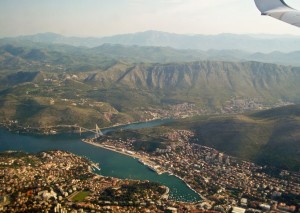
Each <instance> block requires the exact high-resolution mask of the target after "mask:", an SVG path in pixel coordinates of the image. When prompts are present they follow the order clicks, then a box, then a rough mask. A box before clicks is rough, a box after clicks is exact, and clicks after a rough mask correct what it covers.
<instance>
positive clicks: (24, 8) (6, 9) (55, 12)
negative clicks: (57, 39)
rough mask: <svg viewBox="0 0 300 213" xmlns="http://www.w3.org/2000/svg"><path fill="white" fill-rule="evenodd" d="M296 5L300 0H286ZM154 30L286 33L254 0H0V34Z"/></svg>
mask: <svg viewBox="0 0 300 213" xmlns="http://www.w3.org/2000/svg"><path fill="white" fill-rule="evenodd" d="M286 2H287V3H288V4H289V5H290V6H292V7H294V8H299V9H300V0H286ZM147 30H158V31H164V32H170V33H178V34H220V33H235V34H261V33H264V34H291V35H299V36H300V28H297V27H294V26H292V25H289V24H286V23H283V22H280V21H278V20H276V19H273V18H271V17H264V16H260V13H259V11H258V10H257V8H256V6H255V3H254V0H0V37H9V36H18V35H31V34H36V33H44V32H53V33H58V34H62V35H66V36H91V37H102V36H109V35H115V34H124V33H135V32H143V31H147Z"/></svg>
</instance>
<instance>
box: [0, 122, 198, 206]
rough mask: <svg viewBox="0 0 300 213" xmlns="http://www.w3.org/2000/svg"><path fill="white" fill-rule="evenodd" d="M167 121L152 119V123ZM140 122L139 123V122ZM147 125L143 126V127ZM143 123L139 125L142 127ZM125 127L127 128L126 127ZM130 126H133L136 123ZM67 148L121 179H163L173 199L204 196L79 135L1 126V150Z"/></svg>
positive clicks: (102, 173)
mask: <svg viewBox="0 0 300 213" xmlns="http://www.w3.org/2000/svg"><path fill="white" fill-rule="evenodd" d="M157 122H158V124H161V123H162V122H163V121H156V122H154V123H153V122H152V123H151V122H150V124H149V125H150V126H151V125H152V126H154V124H156V125H158V124H157ZM135 125H136V124H135ZM144 125H145V124H143V125H142V127H145V126H144ZM140 127H141V126H140V125H138V126H135V128H140ZM123 128H124V127H123ZM126 128H133V127H132V126H129V127H126ZM56 149H59V150H65V151H69V152H72V153H74V154H77V155H81V156H85V157H87V158H88V159H90V160H92V161H94V162H97V163H99V164H100V167H101V171H100V172H99V174H101V175H104V176H112V177H117V178H121V179H126V178H128V179H139V180H150V181H155V182H159V183H161V184H163V185H166V186H168V187H169V188H170V198H172V199H174V200H180V201H198V200H201V198H200V197H199V196H198V195H197V194H196V193H195V192H193V191H192V190H191V189H189V188H188V187H187V186H186V184H185V183H184V182H183V181H181V180H180V179H178V178H176V177H175V176H170V175H168V174H163V175H158V174H156V173H155V172H153V171H151V170H150V169H148V168H147V167H145V166H144V165H142V164H140V163H139V162H138V161H137V160H135V159H133V158H131V157H128V156H125V155H122V154H118V153H115V152H112V151H109V150H106V149H102V148H99V147H95V146H92V145H89V144H86V143H83V142H81V139H80V136H79V135H74V134H73V135H71V134H61V135H52V136H35V135H34V136H33V135H21V134H20V135H19V134H13V133H11V132H8V131H6V130H3V129H0V151H6V150H20V151H25V152H29V153H37V152H40V151H46V150H56Z"/></svg>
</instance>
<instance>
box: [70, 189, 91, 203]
mask: <svg viewBox="0 0 300 213" xmlns="http://www.w3.org/2000/svg"><path fill="white" fill-rule="evenodd" d="M89 194H90V192H87V191H82V192H78V193H77V194H76V195H75V196H74V197H73V198H72V201H75V202H76V201H78V202H81V201H83V200H84V199H85V198H86V197H87V196H89Z"/></svg>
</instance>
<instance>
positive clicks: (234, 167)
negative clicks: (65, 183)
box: [84, 130, 300, 212]
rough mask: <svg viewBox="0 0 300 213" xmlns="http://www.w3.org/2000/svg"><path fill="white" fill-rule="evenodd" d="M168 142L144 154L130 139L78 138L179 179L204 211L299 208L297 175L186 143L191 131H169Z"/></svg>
mask: <svg viewBox="0 0 300 213" xmlns="http://www.w3.org/2000/svg"><path fill="white" fill-rule="evenodd" d="M163 137H167V138H168V139H169V141H170V142H173V143H170V145H169V146H167V147H165V148H163V149H160V148H157V149H156V151H155V152H152V153H147V152H144V151H137V150H135V149H134V146H133V143H134V142H135V141H136V139H135V138H118V139H115V138H111V137H106V136H103V137H102V138H98V139H86V140H84V142H87V143H90V144H93V145H96V146H100V147H103V148H106V149H110V150H112V151H117V152H119V153H123V154H126V155H129V156H132V157H134V158H138V159H139V161H140V162H142V163H143V164H145V165H147V166H148V167H149V168H150V169H151V170H153V171H155V172H157V173H158V174H162V173H164V172H168V173H169V174H172V175H176V176H177V177H179V178H180V179H182V180H183V181H184V182H185V183H186V184H187V185H188V186H189V187H190V188H191V189H193V190H194V191H195V192H197V193H198V194H199V195H200V196H201V197H202V198H203V202H202V203H203V206H205V208H206V209H210V210H214V211H219V212H266V211H273V212H296V211H298V210H299V207H300V203H299V201H300V199H299V198H300V173H297V172H290V171H285V170H282V171H280V173H279V174H278V175H275V174H272V168H269V167H266V166H259V165H256V164H254V163H251V162H247V161H243V160H241V159H237V158H235V157H232V156H228V155H226V154H224V153H221V152H219V151H217V150H215V149H213V148H209V147H205V146H200V145H197V144H195V143H191V142H190V138H193V133H192V132H191V131H186V130H174V132H172V133H168V134H167V135H164V136H163Z"/></svg>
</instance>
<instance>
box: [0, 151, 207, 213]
mask: <svg viewBox="0 0 300 213" xmlns="http://www.w3.org/2000/svg"><path fill="white" fill-rule="evenodd" d="M0 162H1V163H0V168H1V169H0V212H59V213H64V212H73V213H75V212H210V211H206V210H204V209H203V210H200V209H201V208H202V204H201V203H182V202H175V201H171V200H168V196H169V194H168V193H169V190H168V188H167V187H165V186H162V185H160V184H158V183H152V182H149V181H138V180H120V179H117V178H113V177H103V176H100V175H96V174H95V173H93V170H95V169H96V170H97V169H100V168H99V165H97V164H95V163H93V162H91V161H89V160H87V159H85V158H83V157H80V156H76V155H74V154H71V153H69V152H65V151H47V152H41V153H38V154H35V155H32V154H26V153H23V152H5V153H1V154H0ZM197 209H198V210H197Z"/></svg>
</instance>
